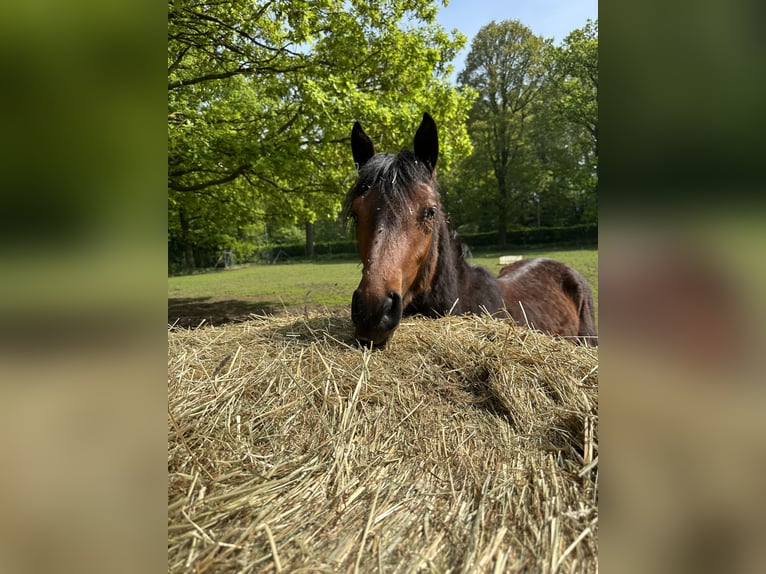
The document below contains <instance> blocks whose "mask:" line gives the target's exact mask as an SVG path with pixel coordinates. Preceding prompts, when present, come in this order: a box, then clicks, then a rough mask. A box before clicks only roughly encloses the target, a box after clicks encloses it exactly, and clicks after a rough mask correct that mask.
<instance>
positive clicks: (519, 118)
mask: <svg viewBox="0 0 766 574" xmlns="http://www.w3.org/2000/svg"><path fill="white" fill-rule="evenodd" d="M545 46H546V41H545V40H543V39H542V38H541V37H539V36H535V35H534V34H533V33H532V31H531V30H530V29H529V28H527V27H526V26H524V25H523V24H522V23H521V22H519V21H518V20H506V21H503V22H500V23H497V22H494V21H493V22H491V23H489V24H487V25H486V26H484V27H483V28H481V30H479V32H478V33H477V34H476V37H475V38H474V40H473V43H472V44H471V51H470V53H469V54H468V56H467V58H466V66H465V69H464V70H463V71H462V72H461V73H460V75H459V76H458V81H459V82H460V83H461V84H463V85H464V86H469V87H471V88H473V89H475V90H476V91H477V92H478V93H479V97H478V98H477V99H476V101H475V102H474V104H473V107H472V109H471V112H470V115H469V120H468V130H469V133H470V134H471V139H472V141H473V143H474V148H475V154H474V155H475V156H477V157H475V158H474V159H473V161H474V162H475V163H479V164H481V163H484V164H486V165H487V166H489V167H491V172H492V175H493V179H494V184H495V185H494V193H493V194H492V195H493V199H494V204H495V205H496V213H497V231H498V241H499V242H500V243H505V239H506V231H507V228H508V224H509V218H510V208H511V205H518V204H521V203H524V202H525V201H527V200H528V198H529V197H530V196H531V191H530V188H532V187H534V186H533V185H531V182H532V180H533V179H534V177H535V175H536V166H535V162H536V157H535V154H534V150H533V149H532V148H531V146H530V145H529V139H528V137H527V132H528V130H529V128H530V119H531V117H532V114H533V112H534V109H535V104H536V103H537V99H538V97H539V94H540V90H541V89H542V86H543V83H544V81H545V79H546V68H545V66H544V61H543V50H544V48H545Z"/></svg>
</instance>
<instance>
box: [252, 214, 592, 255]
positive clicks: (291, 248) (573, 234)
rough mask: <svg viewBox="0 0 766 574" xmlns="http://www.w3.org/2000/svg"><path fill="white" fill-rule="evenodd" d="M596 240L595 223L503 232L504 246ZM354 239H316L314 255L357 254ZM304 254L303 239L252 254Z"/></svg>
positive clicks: (493, 241)
mask: <svg viewBox="0 0 766 574" xmlns="http://www.w3.org/2000/svg"><path fill="white" fill-rule="evenodd" d="M460 238H461V239H462V241H463V243H465V244H466V245H467V246H468V247H470V248H471V249H475V248H477V247H496V246H499V243H498V240H497V231H490V232H484V233H465V234H461V235H460ZM596 241H598V225H597V224H595V223H590V224H584V225H574V226H571V227H529V228H524V229H515V230H512V231H508V232H507V234H506V242H505V246H507V247H532V246H539V245H551V244H571V243H591V242H596ZM356 252H357V248H356V241H353V240H342V241H317V242H316V243H315V244H314V255H315V256H321V257H327V256H332V255H353V254H356ZM304 257H306V245H305V243H293V244H288V245H264V246H262V247H259V248H258V249H257V250H256V251H255V253H254V258H255V259H256V260H258V261H268V262H272V263H273V262H275V261H280V260H282V259H286V258H304Z"/></svg>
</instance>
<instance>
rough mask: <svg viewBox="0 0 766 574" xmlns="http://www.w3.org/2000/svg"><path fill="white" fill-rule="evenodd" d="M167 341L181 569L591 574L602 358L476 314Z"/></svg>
mask: <svg viewBox="0 0 766 574" xmlns="http://www.w3.org/2000/svg"><path fill="white" fill-rule="evenodd" d="M351 332H352V325H351V321H350V318H349V316H348V314H347V313H346V314H333V313H324V314H311V315H305V316H298V315H292V316H290V315H288V316H282V317H272V318H254V319H253V320H251V321H247V322H244V323H240V324H231V325H225V326H222V327H207V328H201V329H195V330H183V329H179V330H175V329H171V331H170V332H169V333H168V339H169V354H168V415H169V416H168V473H169V483H168V503H169V506H168V537H169V540H168V570H169V571H170V572H440V573H441V572H535V573H539V572H577V573H582V572H597V571H598V562H597V533H598V515H597V507H596V503H597V493H598V484H597V483H598V442H597V436H598V425H597V420H598V419H597V412H598V408H597V407H598V404H597V396H598V394H597V391H598V388H597V376H598V375H597V364H598V360H597V359H598V358H597V351H596V350H595V349H593V348H586V347H579V346H575V345H572V344H570V343H568V342H566V341H560V340H555V339H553V338H551V337H548V336H545V335H542V334H539V333H536V332H533V331H530V330H528V329H526V328H523V327H517V326H512V325H510V324H508V323H507V322H505V321H497V320H491V319H488V318H480V317H449V318H445V319H440V320H429V319H406V320H405V321H404V323H403V324H402V325H401V327H400V328H399V330H398V331H397V333H396V334H395V336H394V338H393V340H392V341H391V342H390V344H389V346H388V348H386V349H385V350H383V351H373V352H371V351H369V350H360V349H359V348H357V347H356V346H354V345H353V343H352V340H351V336H350V335H351Z"/></svg>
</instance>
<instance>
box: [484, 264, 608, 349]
mask: <svg viewBox="0 0 766 574" xmlns="http://www.w3.org/2000/svg"><path fill="white" fill-rule="evenodd" d="M498 285H499V287H500V292H501V293H502V295H503V300H504V301H505V306H506V309H507V310H508V312H509V313H510V314H511V316H512V317H513V318H514V319H515V320H516V321H517V322H519V323H521V324H528V325H530V326H531V327H534V328H535V329H538V330H541V331H546V332H548V333H552V334H555V335H561V336H564V337H573V338H577V339H578V340H580V341H582V342H584V343H586V344H590V345H596V344H598V339H597V337H596V325H595V316H594V307H593V294H592V291H591V288H590V285H588V282H587V281H586V280H585V278H584V277H583V276H582V275H580V273H578V272H577V271H576V270H575V269H573V268H572V267H570V266H569V265H566V264H565V263H561V262H560V261H555V260H553V259H547V258H535V259H522V260H521V261H516V262H514V263H511V264H510V265H506V266H505V267H503V268H502V269H501V270H500V273H499V274H498Z"/></svg>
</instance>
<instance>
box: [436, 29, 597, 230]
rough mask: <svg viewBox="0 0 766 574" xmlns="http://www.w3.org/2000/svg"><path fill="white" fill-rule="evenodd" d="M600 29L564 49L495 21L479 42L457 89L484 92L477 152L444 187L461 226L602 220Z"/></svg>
mask: <svg viewBox="0 0 766 574" xmlns="http://www.w3.org/2000/svg"><path fill="white" fill-rule="evenodd" d="M597 66H598V27H597V23H593V22H588V24H587V25H586V26H585V27H584V28H582V29H581V30H575V31H574V32H572V33H571V34H570V35H569V36H568V37H567V38H566V39H565V41H564V42H563V44H562V45H561V46H558V47H557V46H554V45H553V44H552V42H551V41H549V40H545V39H543V38H541V37H538V36H535V35H534V34H533V33H532V32H531V31H530V30H529V28H527V27H526V26H524V25H523V24H522V23H520V22H518V21H516V20H513V21H504V22H500V23H497V22H492V23H490V24H488V25H487V26H484V27H483V28H482V29H481V30H480V31H479V33H478V34H477V35H476V37H475V38H474V41H473V44H472V46H471V52H470V53H469V55H468V57H467V59H466V68H465V70H463V71H462V72H461V74H460V75H459V82H461V84H462V85H463V86H466V87H470V88H472V89H474V90H476V91H477V92H478V94H479V95H478V98H477V99H476V100H475V102H474V104H473V106H472V108H471V112H470V114H469V120H468V131H469V134H470V137H471V140H472V143H473V153H472V154H471V155H470V156H468V157H467V158H465V160H464V161H462V162H460V163H459V164H458V165H457V166H456V169H454V170H453V172H452V173H451V174H449V175H448V176H447V177H446V178H443V179H442V188H443V191H444V195H445V196H446V201H445V203H446V204H447V206H448V209H449V211H450V213H451V214H452V216H453V218H454V219H455V223H456V224H457V225H461V224H465V223H468V222H471V223H474V224H477V225H478V226H479V228H480V229H482V230H489V229H495V230H497V236H498V241H499V242H500V243H504V242H505V241H506V240H507V237H506V236H507V234H508V233H509V229H512V228H513V227H518V226H547V227H560V226H571V225H577V224H581V223H592V222H595V221H596V185H597V165H598V103H597V98H598V76H597Z"/></svg>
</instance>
